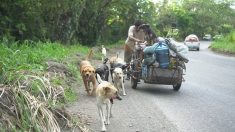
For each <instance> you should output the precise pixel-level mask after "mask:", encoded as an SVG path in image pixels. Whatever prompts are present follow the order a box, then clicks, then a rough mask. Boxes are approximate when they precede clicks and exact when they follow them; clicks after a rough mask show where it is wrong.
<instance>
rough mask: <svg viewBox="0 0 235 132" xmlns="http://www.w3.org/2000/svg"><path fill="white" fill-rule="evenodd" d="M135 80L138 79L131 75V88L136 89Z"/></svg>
mask: <svg viewBox="0 0 235 132" xmlns="http://www.w3.org/2000/svg"><path fill="white" fill-rule="evenodd" d="M137 80H138V79H135V78H133V77H131V87H132V88H133V89H136V88H137V83H138V82H137Z"/></svg>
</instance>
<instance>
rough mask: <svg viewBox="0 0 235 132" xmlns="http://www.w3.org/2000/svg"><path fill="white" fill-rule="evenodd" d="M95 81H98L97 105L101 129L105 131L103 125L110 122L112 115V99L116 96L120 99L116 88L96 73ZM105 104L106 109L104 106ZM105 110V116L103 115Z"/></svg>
mask: <svg viewBox="0 0 235 132" xmlns="http://www.w3.org/2000/svg"><path fill="white" fill-rule="evenodd" d="M97 81H98V82H99V85H98V87H97V89H96V98H97V107H98V112H99V116H100V120H101V125H102V131H106V127H105V125H109V124H110V120H109V118H110V117H111V116H112V113H111V109H112V103H113V99H115V98H116V99H119V100H121V98H120V96H119V95H118V90H117V88H115V87H114V86H113V85H112V84H111V83H109V82H107V81H103V80H101V77H100V76H99V74H97ZM105 106H106V109H105V108H104V107H105ZM105 110H106V114H107V116H106V115H105Z"/></svg>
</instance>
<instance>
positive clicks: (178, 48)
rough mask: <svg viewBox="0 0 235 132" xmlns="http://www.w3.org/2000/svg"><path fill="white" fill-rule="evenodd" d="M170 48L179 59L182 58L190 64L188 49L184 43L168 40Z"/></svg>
mask: <svg viewBox="0 0 235 132" xmlns="http://www.w3.org/2000/svg"><path fill="white" fill-rule="evenodd" d="M166 42H167V44H168V46H169V48H170V49H171V50H173V51H174V52H175V53H176V55H177V56H178V57H180V58H181V59H182V60H183V61H184V62H185V63H188V61H189V60H188V57H187V53H188V47H187V46H186V45H184V44H182V43H179V42H177V41H175V40H174V39H169V40H166Z"/></svg>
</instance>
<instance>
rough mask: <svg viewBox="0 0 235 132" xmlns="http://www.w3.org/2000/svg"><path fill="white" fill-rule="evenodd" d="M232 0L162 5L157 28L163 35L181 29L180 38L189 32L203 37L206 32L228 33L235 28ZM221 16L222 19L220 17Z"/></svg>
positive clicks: (193, 0)
mask: <svg viewBox="0 0 235 132" xmlns="http://www.w3.org/2000/svg"><path fill="white" fill-rule="evenodd" d="M231 2H232V1H222V2H216V1H214V0H203V1H201V0H184V1H181V2H175V3H174V2H173V3H172V4H168V5H164V7H161V8H160V9H161V10H160V11H161V13H159V15H158V18H157V24H156V25H157V28H158V29H159V30H160V32H161V33H162V35H163V36H166V34H167V32H168V31H169V30H171V28H177V29H179V34H178V35H179V36H178V37H179V38H185V37H186V36H187V35H188V34H196V35H198V36H199V37H203V36H204V34H206V33H209V34H212V35H215V34H226V33H229V32H230V31H231V30H232V29H234V28H235V24H234V20H235V10H233V9H231V8H230V7H229V6H230V4H231ZM220 18H221V19H220Z"/></svg>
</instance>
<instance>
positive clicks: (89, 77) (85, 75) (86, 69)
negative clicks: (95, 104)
mask: <svg viewBox="0 0 235 132" xmlns="http://www.w3.org/2000/svg"><path fill="white" fill-rule="evenodd" d="M91 54H92V50H90V52H89V54H88V56H87V58H86V59H85V60H83V61H82V62H81V63H80V73H81V76H82V79H83V82H84V86H85V89H86V92H87V94H88V95H93V94H95V89H96V85H97V84H96V78H95V68H94V67H93V66H92V65H91V63H90V62H89V61H88V60H89V58H90V56H91ZM90 83H92V85H93V89H92V90H91V88H90Z"/></svg>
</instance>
